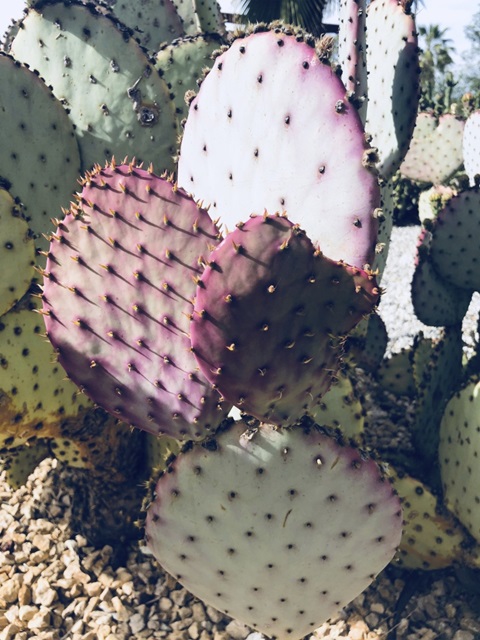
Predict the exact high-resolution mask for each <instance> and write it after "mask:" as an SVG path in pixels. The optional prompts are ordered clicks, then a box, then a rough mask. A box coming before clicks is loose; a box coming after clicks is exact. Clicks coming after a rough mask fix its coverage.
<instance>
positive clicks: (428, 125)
mask: <svg viewBox="0 0 480 640" xmlns="http://www.w3.org/2000/svg"><path fill="white" fill-rule="evenodd" d="M464 126H465V122H464V121H463V120H460V119H459V118H457V117H455V116H454V115H452V114H449V113H446V114H444V115H442V116H440V118H439V119H438V121H437V119H436V118H435V116H434V115H433V114H432V113H427V112H424V113H419V114H418V116H417V121H416V124H415V130H414V132H413V138H412V141H411V144H410V149H409V150H408V153H407V155H406V156H405V159H404V161H403V162H402V165H401V167H400V172H401V174H402V176H404V177H405V178H410V180H416V181H417V182H428V183H433V184H435V185H438V184H442V183H445V182H447V180H448V179H449V178H450V177H451V176H452V175H453V174H454V173H455V172H456V171H458V169H459V168H460V166H461V165H462V162H463V152H462V140H463V129H464Z"/></svg>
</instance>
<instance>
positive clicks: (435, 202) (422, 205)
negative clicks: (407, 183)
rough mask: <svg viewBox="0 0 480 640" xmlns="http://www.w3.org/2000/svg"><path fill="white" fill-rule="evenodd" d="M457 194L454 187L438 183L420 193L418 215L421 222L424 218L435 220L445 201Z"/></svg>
mask: <svg viewBox="0 0 480 640" xmlns="http://www.w3.org/2000/svg"><path fill="white" fill-rule="evenodd" d="M455 195H457V193H456V191H455V189H453V188H452V187H446V186H444V185H443V184H439V185H436V186H433V187H430V189H427V190H426V191H422V192H421V193H420V197H419V199H418V217H419V219H420V222H421V223H422V224H425V221H426V220H435V218H436V217H437V216H438V214H439V212H440V211H441V210H442V209H443V208H444V207H445V205H446V204H447V202H448V201H449V200H451V198H453V196H455Z"/></svg>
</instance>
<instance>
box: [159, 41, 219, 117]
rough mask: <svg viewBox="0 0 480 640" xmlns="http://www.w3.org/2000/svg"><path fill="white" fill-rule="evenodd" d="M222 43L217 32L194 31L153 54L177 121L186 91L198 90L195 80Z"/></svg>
mask: <svg viewBox="0 0 480 640" xmlns="http://www.w3.org/2000/svg"><path fill="white" fill-rule="evenodd" d="M223 44H224V40H223V39H222V38H221V36H219V35H218V34H198V35H197V36H187V37H185V38H179V39H177V40H174V41H173V42H171V43H169V44H165V45H164V46H163V47H161V48H160V50H159V51H158V52H157V54H156V55H155V67H156V69H157V70H158V71H159V72H160V75H161V76H162V78H163V79H164V80H165V82H166V83H167V86H168V88H169V90H170V92H171V94H172V97H173V101H174V104H175V111H176V114H177V118H178V121H179V123H180V122H181V120H182V119H183V118H186V116H187V113H188V107H187V104H186V102H185V94H186V93H187V91H198V84H197V80H200V79H201V78H202V77H203V72H204V70H205V69H209V68H211V67H212V66H213V62H214V61H213V59H212V57H211V56H212V53H213V52H214V51H216V50H217V49H219V48H220V47H221V46H222V45H223Z"/></svg>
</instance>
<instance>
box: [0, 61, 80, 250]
mask: <svg viewBox="0 0 480 640" xmlns="http://www.w3.org/2000/svg"><path fill="white" fill-rule="evenodd" d="M0 112H1V113H3V114H8V115H7V116H5V115H4V118H5V117H7V118H8V124H7V120H4V122H3V124H2V152H1V154H0V176H1V177H2V178H4V179H6V180H8V182H9V183H10V191H11V194H12V195H13V196H14V197H16V198H19V199H20V200H21V201H22V203H23V204H24V205H25V215H26V216H27V220H28V223H29V226H30V229H31V230H32V232H33V233H34V234H35V238H36V243H37V246H38V247H40V248H42V249H45V248H46V247H47V246H48V245H47V242H46V241H45V240H44V239H43V237H42V233H49V232H50V231H51V230H52V224H51V222H50V218H52V217H55V216H61V208H62V207H67V206H68V204H69V202H70V200H71V198H72V193H73V192H74V191H75V189H76V187H77V186H78V185H77V177H78V174H79V171H80V156H79V151H78V146H77V142H76V140H75V133H74V128H73V126H72V123H71V122H70V120H69V118H68V116H67V113H66V112H65V109H64V108H63V107H62V105H61V104H60V102H59V101H58V100H57V99H56V98H55V97H54V95H53V94H52V92H51V91H50V89H49V88H48V87H47V86H46V85H45V83H44V82H43V81H42V80H41V79H40V78H39V77H38V76H37V75H36V74H35V73H33V72H32V71H30V70H29V69H28V68H27V67H26V66H24V65H22V64H20V63H19V62H17V61H15V60H14V59H13V58H11V57H10V56H8V55H6V54H2V53H0Z"/></svg>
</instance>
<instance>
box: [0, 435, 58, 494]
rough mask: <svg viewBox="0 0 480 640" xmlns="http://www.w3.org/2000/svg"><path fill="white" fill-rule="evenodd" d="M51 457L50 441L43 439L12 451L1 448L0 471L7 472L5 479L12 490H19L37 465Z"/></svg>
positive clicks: (35, 440)
mask: <svg viewBox="0 0 480 640" xmlns="http://www.w3.org/2000/svg"><path fill="white" fill-rule="evenodd" d="M50 455H51V454H50V449H49V446H48V441H47V440H42V439H34V440H33V441H30V442H28V443H26V444H25V445H21V446H19V447H15V448H12V449H10V448H9V449H7V448H3V449H2V448H0V471H2V470H3V471H4V472H5V479H6V481H7V483H8V484H9V485H10V486H11V487H12V489H18V488H19V487H21V486H22V485H24V484H25V482H26V481H27V478H28V476H29V475H30V474H31V473H32V472H33V470H34V469H35V468H36V467H37V465H38V464H39V463H40V462H41V461H42V460H44V459H45V458H48V457H50Z"/></svg>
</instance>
